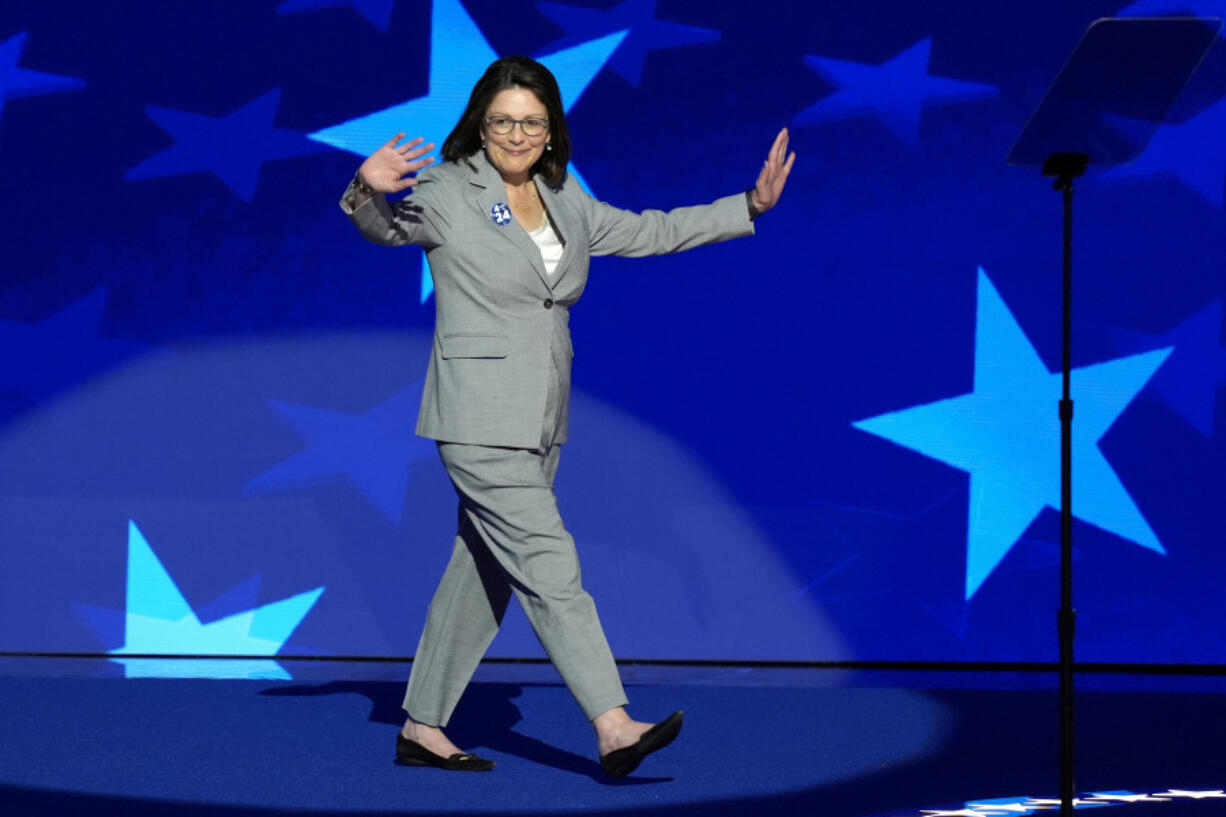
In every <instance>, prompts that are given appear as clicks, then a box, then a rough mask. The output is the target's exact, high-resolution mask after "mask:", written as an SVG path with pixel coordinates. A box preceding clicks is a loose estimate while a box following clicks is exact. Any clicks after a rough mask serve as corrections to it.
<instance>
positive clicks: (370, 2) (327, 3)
mask: <svg viewBox="0 0 1226 817" xmlns="http://www.w3.org/2000/svg"><path fill="white" fill-rule="evenodd" d="M395 4H396V0H285V2H284V3H282V4H281V5H279V6H277V14H294V13H296V12H299V11H315V10H317V9H330V8H336V7H338V6H348V7H350V8H352V9H354V10H355V11H357V12H358V14H361V15H362V16H363V17H365V18H366V19H367V20H368V21H369V22H370V23H371V24H372V25H374V26H375V27H376V28H378V29H379V30H380V31H387V27H388V25H389V24H390V23H391V21H392V7H393V6H394V5H395Z"/></svg>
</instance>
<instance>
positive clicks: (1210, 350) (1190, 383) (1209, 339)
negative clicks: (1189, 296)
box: [1116, 300, 1226, 437]
mask: <svg viewBox="0 0 1226 817" xmlns="http://www.w3.org/2000/svg"><path fill="white" fill-rule="evenodd" d="M1221 336H1222V301H1221V300H1217V301H1214V302H1213V303H1211V304H1209V305H1208V306H1206V307H1205V308H1204V309H1201V310H1200V311H1199V312H1197V313H1196V314H1195V315H1192V316H1191V317H1189V318H1187V319H1186V320H1184V321H1183V322H1182V323H1180V324H1179V325H1178V326H1176V327H1175V328H1174V329H1172V330H1170V331H1169V332H1166V333H1164V334H1160V335H1150V334H1145V333H1142V332H1127V331H1122V330H1121V331H1117V332H1116V341H1117V345H1118V348H1119V350H1120V351H1121V352H1123V353H1125V354H1134V353H1136V352H1141V351H1148V350H1150V349H1157V348H1161V347H1169V348H1172V349H1173V350H1174V351H1172V352H1171V356H1170V357H1169V358H1168V359H1167V361H1166V363H1164V364H1162V368H1160V369H1158V371H1157V373H1156V374H1154V377H1153V379H1152V380H1150V381H1149V385H1148V386H1146V389H1147V390H1150V391H1153V392H1155V393H1157V395H1158V396H1159V398H1161V400H1162V402H1164V403H1166V405H1167V406H1168V407H1169V408H1170V409H1171V411H1173V412H1175V413H1176V414H1177V415H1179V417H1181V418H1182V419H1183V420H1184V422H1186V423H1187V424H1188V425H1190V426H1192V427H1193V428H1195V429H1196V430H1197V431H1199V432H1200V433H1201V434H1203V435H1204V436H1206V437H1212V436H1213V417H1214V415H1215V413H1216V411H1217V390H1218V386H1219V385H1220V380H1221V376H1222V373H1223V372H1224V371H1226V349H1223V348H1222V347H1221V346H1220V345H1219V340H1218V339H1219V338H1220V337H1221Z"/></svg>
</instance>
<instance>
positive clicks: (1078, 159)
mask: <svg viewBox="0 0 1226 817" xmlns="http://www.w3.org/2000/svg"><path fill="white" fill-rule="evenodd" d="M1088 163H1089V157H1088V156H1086V155H1084V154H1076V153H1074V154H1067V153H1057V154H1054V155H1053V156H1051V158H1049V159H1048V160H1047V162H1046V163H1045V164H1044V165H1043V172H1044V174H1046V175H1049V176H1055V177H1056V183H1055V188H1056V190H1059V191H1061V192H1063V194H1064V319H1063V335H1064V338H1063V345H1062V349H1061V368H1062V378H1061V380H1062V383H1063V391H1062V393H1061V395H1060V406H1059V416H1060V611H1059V612H1058V613H1057V615H1056V621H1057V623H1056V628H1057V630H1058V633H1059V639H1060V814H1061V817H1073V799H1074V792H1075V791H1076V789H1075V781H1074V770H1075V768H1076V763H1075V755H1074V736H1075V733H1074V729H1073V725H1074V718H1073V714H1074V701H1073V682H1074V675H1073V640H1074V635H1075V630H1076V618H1077V612H1076V611H1075V610H1074V609H1073V399H1072V397H1071V395H1070V392H1071V389H1070V386H1069V379H1070V378H1069V372H1070V369H1071V358H1072V354H1071V348H1072V336H1073V179H1075V178H1076V177H1078V176H1080V175H1081V174H1082V173H1084V172H1085V169H1086V165H1087V164H1088Z"/></svg>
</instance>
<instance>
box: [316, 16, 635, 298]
mask: <svg viewBox="0 0 1226 817" xmlns="http://www.w3.org/2000/svg"><path fill="white" fill-rule="evenodd" d="M625 36H626V32H624V31H620V32H617V33H616V34H610V35H608V36H606V37H602V38H601V39H599V40H594V41H592V42H588V43H584V44H582V45H579V46H576V47H574V48H570V49H567V50H565V51H559V52H557V53H555V54H551V55H549V56H546V57H541V62H542V63H543V64H544V65H545V66H546V67H547V68H549V70H550V71H552V72H553V74H554V76H555V77H557V79H558V86H559V88H560V89H561V91H562V101H563V103H564V104H565V106H566V110H567V111H569V110H570V109H571V107H572V106H573V105H574V104H575V102H576V101H577V100H578V99H579V97H580V96H582V95H583V91H584V89H586V88H587V86H588V84H589V83H590V82H591V81H592V79H593V78H594V77H595V76H596V74H598V73H599V72H600V69H601V68H602V67H603V66H604V64H605V63H606V62H608V60H609V57H610V56H611V55H612V54H613V52H614V51H615V50H616V49H617V47H618V46H619V45H620V44H621V42H622V40H623V39H624V38H625ZM497 58H498V55H497V54H495V53H494V49H493V48H491V47H490V44H489V43H488V42H486V40H485V36H484V35H483V34H482V33H481V30H480V29H479V28H477V24H476V23H475V22H474V21H473V19H472V17H470V16H469V15H468V12H467V11H465V10H464V7H463V6H462V5H460V3H459V0H435V2H434V10H433V17H432V19H431V22H430V86H429V87H430V90H429V92H428V93H427V94H426V95H425V96H422V97H418V98H416V99H412V100H409V101H408V102H403V103H400V104H399V105H393V106H392V107H390V108H384V109H383V110H381V111H376V112H374V113H371V114H366V115H364V116H359V117H357V118H356V119H351V120H349V121H348V122H342V123H341V124H339V125H334V126H332V127H330V128H324V129H323V130H321V131H317V132H315V133H312V134H311V135H310V138H312V139H315V140H316V141H319V142H324V143H325V144H329V145H332V146H333V147H336V148H340V149H341V150H347V151H350V152H352V153H356V154H358V155H359V156H369V155H370V154H372V153H374V152H375V150H377V149H378V148H379V147H380V146H381V145H383V144H384V143H385V142H387V140H388V139H389V138H391V137H392V136H394V135H395V134H397V133H400V132H401V131H404V132H406V133H408V134H409V135H410V136H424V137H425V139H426V141H427V142H434V143H435V144H436V145H442V144H443V140H444V139H445V138H446V137H447V134H448V133H450V132H451V129H452V128H453V127H455V123H456V122H457V121H459V119H460V114H461V113H463V112H464V105H465V103H467V101H468V94H469V91H470V90H471V89H472V86H473V84H474V83H475V82H476V81H477V79H478V78H479V76H480V73H481V72H482V71H484V70H485V66H486V65H488V64H489V63H491V62H493V61H494V60H495V59H497ZM571 173H572V174H574V175H575V178H576V180H577V181H579V183H580V184H582V179H581V178H580V177H579V175H578V174H577V173H574V168H571ZM585 187H586V185H585ZM421 258H422V267H421V302H422V303H425V302H426V299H427V298H429V297H430V293H431V292H433V291H434V284H433V281H432V279H431V278H430V271H429V268H428V267H427V266H426V264H425V255H424V254H423V255H422V256H421Z"/></svg>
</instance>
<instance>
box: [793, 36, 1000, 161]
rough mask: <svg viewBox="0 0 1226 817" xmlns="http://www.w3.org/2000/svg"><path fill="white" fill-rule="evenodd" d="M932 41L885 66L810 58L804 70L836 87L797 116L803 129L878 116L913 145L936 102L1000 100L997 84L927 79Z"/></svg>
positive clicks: (914, 47) (912, 49)
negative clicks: (926, 110) (928, 107)
mask: <svg viewBox="0 0 1226 817" xmlns="http://www.w3.org/2000/svg"><path fill="white" fill-rule="evenodd" d="M931 51H932V40H930V39H928V40H920V41H919V42H918V43H916V44H915V45H913V46H911V47H910V48H908V49H907V50H905V51H903V52H902V53H900V54H897V55H895V56H893V57H891V58H890V59H888V60H886V61H885V62H884V63H882V64H881V65H866V64H864V63H859V62H847V61H845V60H836V59H831V58H829V57H814V56H806V57H805V65H807V66H808V67H809V68H811V69H813V70H814V71H816V72H817V73H819V74H821V75H822V77H824V78H825V79H826V81H828V82H830V83H831V84H832V85H834V86H835V87H836V90H835V92H834V93H832V94H830V95H829V96H827V97H826V98H825V99H822V100H821V101H819V102H818V103H816V104H814V105H810V106H809V107H808V108H806V109H804V110H803V111H801V112H800V113H798V114H797V115H796V117H795V121H796V123H797V124H799V125H807V124H812V123H815V122H824V121H827V120H832V119H850V118H854V117H859V116H873V117H876V118H877V119H878V120H880V121H881V123H882V124H883V125H885V126H886V127H887V128H889V129H890V132H891V133H893V134H894V135H895V136H897V137H898V138H899V139H902V140H904V141H906V142H909V143H910V144H913V145H914V144H916V143H918V142H919V129H920V115H921V114H922V113H923V109H924V107H925V106H926V105H928V104H930V103H932V102H939V103H948V102H965V101H970V100H975V99H984V98H987V97H995V96H997V95H998V94H999V93H1000V92H999V90H998V89H997V88H996V87H995V86H993V85H981V84H980V83H978V82H964V81H962V80H956V79H944V78H942V77H933V76H929V75H928V56H929V53H930V52H931Z"/></svg>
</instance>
